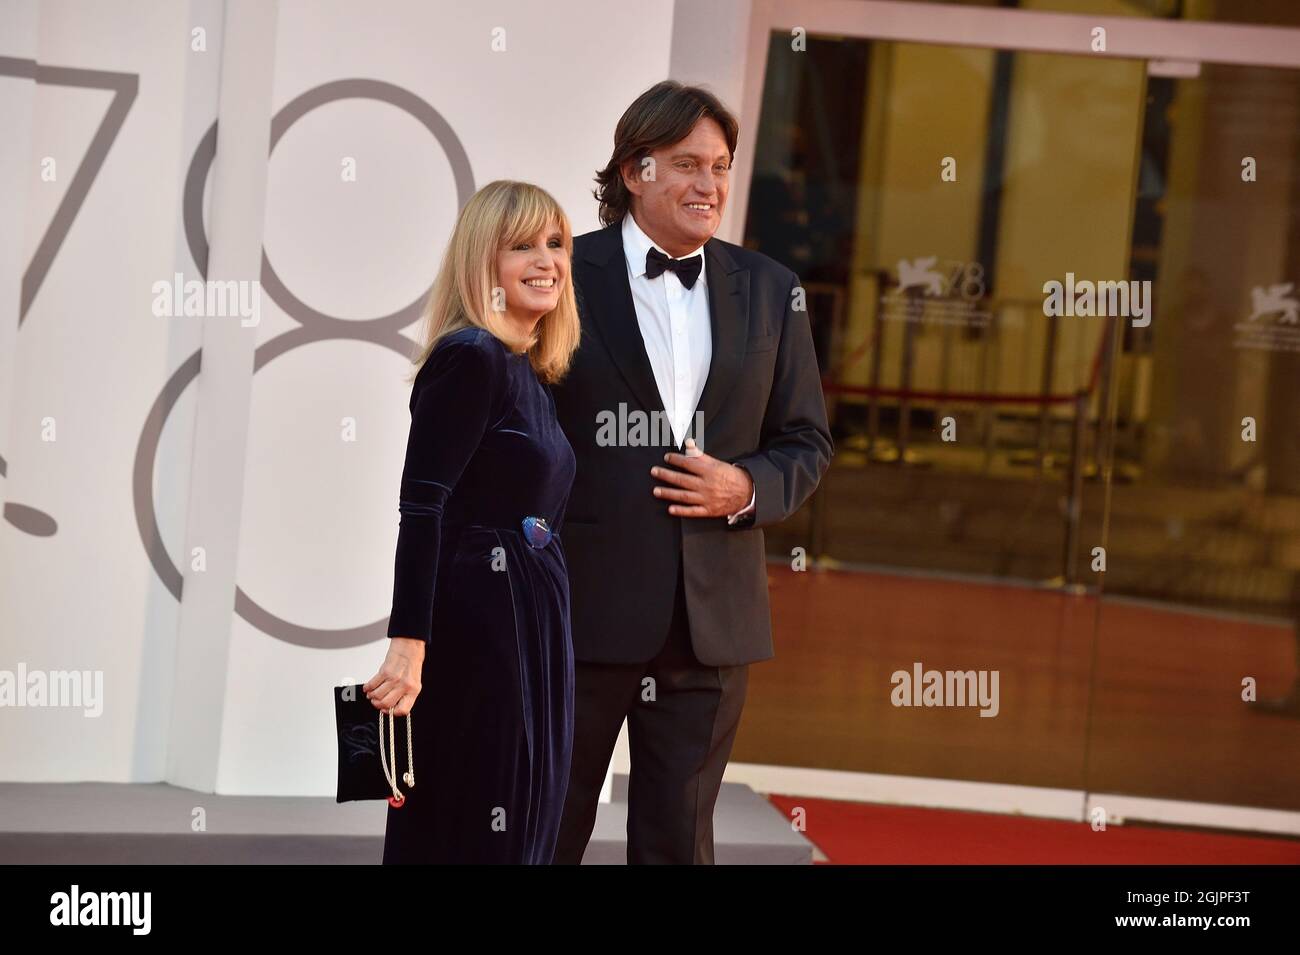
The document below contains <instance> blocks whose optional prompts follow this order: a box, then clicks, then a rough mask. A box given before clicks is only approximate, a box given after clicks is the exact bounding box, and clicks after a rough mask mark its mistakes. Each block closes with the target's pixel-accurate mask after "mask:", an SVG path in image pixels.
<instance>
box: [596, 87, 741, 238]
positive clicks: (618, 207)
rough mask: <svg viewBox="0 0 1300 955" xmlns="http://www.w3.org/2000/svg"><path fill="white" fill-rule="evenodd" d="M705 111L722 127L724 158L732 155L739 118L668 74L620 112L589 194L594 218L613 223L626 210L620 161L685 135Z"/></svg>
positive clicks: (638, 158)
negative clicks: (596, 210)
mask: <svg viewBox="0 0 1300 955" xmlns="http://www.w3.org/2000/svg"><path fill="white" fill-rule="evenodd" d="M705 116H707V117H709V118H710V119H712V120H714V121H715V122H716V123H717V124H718V125H719V126H721V127H722V135H723V137H724V138H725V139H726V140H727V151H728V152H729V153H730V154H731V155H730V158H731V159H733V160H734V159H735V158H736V136H737V135H738V133H739V130H740V124H739V123H738V122H736V117H735V116H733V115H732V114H731V111H730V110H729V109H727V107H725V106H723V105H722V101H721V100H719V99H718V98H717V97H716V96H714V95H713V94H712V93H710V92H709V91H708V90H706V89H704V88H702V87H699V86H686V85H684V84H682V83H678V82H675V81H674V80H664V81H663V82H662V83H656V84H655V85H654V86H652V87H650V88H649V89H648V90H646V91H645V92H644V93H642V94H641V95H640V96H638V97H637V98H636V99H635V100H634V101H633V103H632V105H631V106H629V107H628V108H627V110H626V111H625V112H624V113H623V116H622V118H620V119H619V121H618V126H616V127H615V128H614V152H613V154H612V155H611V156H610V157H609V164H608V165H606V166H605V168H604V169H601V170H600V171H598V172H597V173H596V182H597V188H596V189H595V190H594V191H593V193H592V195H594V196H595V197H596V198H597V199H598V200H600V221H601V222H602V223H604V224H605V225H613V224H614V223H615V222H618V221H619V220H620V219H622V218H623V216H625V215H626V214H627V211H628V209H629V208H630V207H631V203H632V194H631V193H630V192H628V189H627V186H626V185H624V183H623V174H622V172H621V169H622V167H623V164H624V163H626V162H628V161H632V162H635V163H637V164H640V162H641V160H642V159H644V158H645V157H646V156H648V155H649V154H650V153H651V152H653V151H654V150H656V149H659V148H660V147H661V146H670V145H672V144H673V143H676V142H680V141H681V140H683V139H685V138H686V137H687V136H689V135H690V132H691V130H692V129H694V128H695V124H696V123H697V122H699V121H700V120H701V119H703V118H704V117H705Z"/></svg>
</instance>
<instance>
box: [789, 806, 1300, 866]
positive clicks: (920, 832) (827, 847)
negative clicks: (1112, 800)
mask: <svg viewBox="0 0 1300 955" xmlns="http://www.w3.org/2000/svg"><path fill="white" fill-rule="evenodd" d="M768 799H769V800H770V801H771V802H772V804H773V805H774V806H776V807H777V808H778V809H779V810H781V812H782V813H784V814H785V815H786V816H791V814H792V812H793V810H794V808H795V807H796V806H802V807H803V808H804V810H805V812H806V816H805V818H806V822H807V827H808V828H807V831H806V832H805V833H804V835H805V836H807V838H808V839H810V840H811V841H812V842H813V843H814V844H816V846H817V847H818V848H819V849H821V851H822V852H823V853H824V854H825V855H826V856H827V858H828V859H829V860H830V861H829V864H831V865H873V864H874V865H969V864H987V865H1041V864H1047V865H1270V864H1273V865H1296V864H1300V840H1298V839H1289V838H1283V837H1267V836H1253V835H1227V834H1221V833H1217V832H1214V833H1211V832H1203V831H1189V830H1183V829H1166V828H1159V827H1150V826H1142V825H1134V824H1129V825H1124V826H1114V825H1112V826H1108V827H1107V828H1106V831H1105V832H1093V830H1092V827H1091V826H1088V825H1085V824H1084V823H1080V822H1062V821H1059V820H1055V819H1035V818H1030V817H1026V816H1006V815H998V814H993V813H981V812H960V811H956V810H951V809H920V808H916V807H912V806H884V805H878V804H875V803H862V802H840V801H837V800H832V799H810V798H805V797H799V796H776V795H772V796H769V797H768Z"/></svg>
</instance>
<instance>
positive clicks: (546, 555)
mask: <svg viewBox="0 0 1300 955" xmlns="http://www.w3.org/2000/svg"><path fill="white" fill-rule="evenodd" d="M574 466H575V465H574V455H573V450H572V448H571V447H570V446H569V442H568V440H567V439H566V438H565V436H564V433H563V432H562V431H561V430H560V427H559V425H558V424H557V423H556V420H555V404H554V401H553V400H552V398H551V393H550V391H549V389H547V388H546V387H545V386H543V385H542V384H541V382H539V381H538V380H537V377H536V375H535V374H534V372H533V369H532V366H531V365H530V364H529V361H528V357H527V356H526V355H516V354H514V353H512V352H510V351H509V349H507V348H506V346H505V345H504V344H503V343H502V342H501V341H500V340H499V339H497V338H496V337H495V336H494V335H492V334H491V333H489V332H487V331H485V330H484V329H480V328H465V329H461V330H459V331H456V332H453V333H452V334H451V335H448V336H447V337H445V338H444V339H443V340H442V341H440V342H439V343H438V345H437V347H436V348H435V349H434V351H433V353H432V354H431V355H430V356H429V358H428V360H427V361H426V362H425V364H424V365H423V366H422V367H421V368H420V371H419V373H418V375H417V377H416V380H415V385H414V387H413V389H412V392H411V432H410V438H409V440H408V443H407V449H406V463H405V467H404V470H403V472H402V487H401V503H400V511H401V526H400V530H399V532H398V541H397V559H396V569H395V574H394V587H393V611H392V615H391V616H390V618H389V625H388V635H389V636H390V637H419V638H421V639H424V640H426V641H427V643H428V645H427V649H426V653H425V662H424V670H423V675H422V678H421V691H420V695H419V696H418V697H417V698H416V701H415V705H414V707H413V708H412V716H413V724H412V727H413V731H414V739H413V749H414V751H415V787H414V788H413V789H409V790H408V788H407V787H406V786H405V785H403V784H400V783H399V788H400V789H401V790H402V792H404V793H406V794H407V797H406V802H405V804H404V805H403V806H402V807H401V808H400V809H397V808H393V807H392V806H390V807H389V809H388V825H387V831H386V833H385V836H384V857H383V861H384V863H385V864H390V863H408V862H432V863H533V864H549V863H550V862H551V857H552V854H553V852H554V849H555V841H556V837H557V834H558V831H559V825H560V815H561V811H562V809H563V807H564V796H565V792H566V790H567V787H568V779H569V761H570V756H571V753H572V747H573V649H572V641H571V638H570V632H569V584H568V576H567V572H566V569H565V562H564V551H563V549H562V547H561V544H560V539H559V532H560V530H561V527H562V525H563V521H564V509H565V504H566V502H567V500H568V494H569V487H570V485H571V484H572V483H573V476H574ZM530 515H531V516H533V517H540V518H544V519H545V520H546V521H547V523H548V524H549V525H550V528H551V531H552V537H551V539H550V541H549V543H545V544H544V545H543V546H540V547H538V546H535V544H536V543H537V541H536V539H535V540H534V542H533V543H530V542H529V540H528V538H527V537H526V535H525V533H524V530H523V528H522V526H521V522H522V520H523V518H524V517H526V516H530ZM396 730H397V733H396V738H397V756H398V761H399V763H400V764H401V765H402V767H403V768H404V767H405V755H404V753H405V748H406V747H405V743H406V741H405V720H403V719H400V718H399V719H398V720H397V726H396Z"/></svg>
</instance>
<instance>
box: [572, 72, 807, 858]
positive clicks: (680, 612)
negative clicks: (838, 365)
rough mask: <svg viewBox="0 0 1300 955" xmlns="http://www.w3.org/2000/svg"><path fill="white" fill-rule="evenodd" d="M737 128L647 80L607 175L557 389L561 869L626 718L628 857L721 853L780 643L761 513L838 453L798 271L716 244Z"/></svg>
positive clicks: (693, 90)
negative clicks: (570, 649)
mask: <svg viewBox="0 0 1300 955" xmlns="http://www.w3.org/2000/svg"><path fill="white" fill-rule="evenodd" d="M736 134H737V123H736V120H735V118H734V117H733V116H732V115H731V113H730V112H728V111H727V109H726V108H725V107H724V106H723V105H722V104H721V103H720V102H719V101H718V100H717V99H716V98H715V97H714V96H713V95H712V94H711V93H709V92H707V91H705V90H703V89H699V88H697V87H690V86H683V85H681V84H679V83H674V82H663V83H659V84H658V85H656V86H654V87H652V88H651V89H649V90H647V91H646V92H645V93H643V94H642V95H641V96H640V97H638V98H637V100H636V101H635V102H634V103H633V104H632V105H631V106H629V107H628V109H627V112H625V113H624V114H623V117H622V119H620V120H619V123H618V127H617V129H616V131H615V134H614V152H613V155H612V156H611V158H610V162H609V164H608V165H607V166H606V168H605V169H604V170H602V171H601V172H600V173H598V175H597V177H596V181H597V183H598V184H599V188H598V190H597V191H596V196H597V198H598V199H599V200H600V218H601V221H602V222H603V223H605V228H603V229H600V230H598V231H596V232H590V233H588V234H586V235H582V236H578V237H577V238H576V239H575V240H574V250H573V263H572V274H573V279H574V284H575V289H576V291H577V295H578V307H579V313H580V316H581V320H582V344H581V346H580V347H579V350H578V353H577V355H576V356H575V358H574V362H573V365H572V366H571V369H570V372H569V374H568V376H567V377H566V378H565V379H564V381H563V382H561V383H560V384H559V385H557V386H555V388H554V391H553V393H554V395H555V401H556V408H557V411H558V415H559V420H560V424H561V426H562V427H563V429H564V432H565V434H566V435H567V436H568V439H569V442H570V444H572V445H573V449H574V452H575V454H576V455H577V461H578V471H577V478H576V480H575V482H574V485H573V490H572V493H571V494H570V496H569V503H568V508H567V513H566V515H565V517H564V519H563V523H562V527H561V539H562V540H563V544H564V550H565V554H566V556H567V559H568V567H569V581H570V589H571V595H572V625H573V643H574V659H575V691H574V719H575V726H574V750H573V761H572V765H571V770H570V775H569V786H568V796H567V799H566V802H565V808H564V818H563V821H562V822H561V824H560V836H559V844H558V846H557V848H556V854H555V861H556V862H557V863H571V864H576V863H578V862H580V861H581V860H582V855H583V852H584V851H585V850H586V847H587V842H588V840H589V839H590V838H591V831H592V828H593V826H594V823H595V818H596V806H597V802H598V799H599V793H600V789H601V786H602V784H603V782H604V778H605V771H606V769H607V767H608V765H609V759H610V755H611V754H612V752H613V749H614V744H615V742H616V741H617V738H618V732H619V729H620V728H621V726H622V724H623V720H624V718H626V719H627V720H628V731H629V740H630V744H631V756H632V768H631V776H630V779H629V791H628V822H627V837H628V850H627V851H628V862H629V863H702V864H712V862H713V861H714V858H713V808H714V804H715V803H716V801H717V797H718V790H719V789H720V788H721V785H722V773H723V770H724V769H725V768H726V764H727V758H728V757H729V755H730V753H731V746H732V742H733V741H734V739H735V735H736V729H737V727H738V725H739V723H740V712H741V708H742V707H743V705H744V699H745V687H746V681H747V676H748V664H750V663H753V662H756V661H759V660H766V659H769V658H771V657H772V655H773V651H772V632H771V620H770V616H769V610H768V597H767V571H766V567H765V556H764V547H763V532H762V530H761V528H762V527H764V526H766V525H769V524H775V523H777V522H778V521H781V520H783V519H785V518H786V517H788V516H789V515H790V514H792V513H794V512H795V511H796V510H797V509H798V508H799V507H800V505H802V504H803V502H804V501H805V500H807V498H808V497H809V496H810V495H811V494H812V492H813V490H814V489H815V488H816V487H817V482H818V481H819V480H820V479H821V476H822V475H823V474H824V473H825V471H826V468H827V466H828V465H829V462H830V456H831V438H830V432H829V429H828V428H827V425H826V406H825V402H824V400H823V397H822V390H821V379H820V376H819V372H818V368H817V360H816V355H815V353H814V351H813V343H812V334H811V330H810V328H809V324H808V316H807V313H806V312H805V311H803V310H802V303H801V299H802V295H801V293H800V290H799V286H798V279H797V278H796V277H795V275H794V273H793V272H791V271H790V270H789V269H787V268H785V267H783V266H781V265H779V264H778V263H776V262H774V261H773V260H771V259H769V258H767V257H766V256H763V255H760V254H758V253H756V252H752V251H749V250H746V249H743V248H740V247H739V246H735V245H732V244H730V243H727V242H723V241H721V240H718V239H715V238H713V234H714V232H716V231H717V228H718V226H719V224H720V223H721V221H722V213H723V210H724V209H725V207H726V202H727V193H728V178H729V174H730V168H731V163H732V159H733V157H734V155H735V149H736ZM613 422H617V426H614V425H613V424H612V423H613ZM665 425H666V427H665ZM667 432H670V433H671V437H670V438H669V439H668V440H667V441H661V442H656V438H657V436H658V435H659V434H660V433H667ZM688 438H689V439H690V443H687V441H688ZM665 452H667V453H665Z"/></svg>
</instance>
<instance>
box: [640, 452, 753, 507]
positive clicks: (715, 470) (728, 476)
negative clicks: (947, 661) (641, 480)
mask: <svg viewBox="0 0 1300 955" xmlns="http://www.w3.org/2000/svg"><path fill="white" fill-rule="evenodd" d="M664 460H665V461H666V462H667V463H668V464H669V465H670V467H663V466H658V467H653V468H651V469H650V473H651V475H653V476H654V477H656V478H658V479H659V480H660V481H663V482H664V485H660V486H658V487H656V488H655V489H654V495H655V497H657V498H660V499H661V500H666V501H673V502H674V503H672V504H670V505H669V506H668V513H669V514H672V515H673V516H674V517H727V516H729V515H731V514H735V513H736V512H737V511H740V510H743V509H744V508H746V507H747V506H748V505H749V500H750V498H751V497H752V496H753V493H754V482H753V479H751V478H750V476H749V472H748V471H746V470H745V469H744V468H738V467H736V466H735V465H734V464H728V463H727V462H726V461H719V460H718V459H717V458H714V457H710V456H709V455H707V454H705V453H704V452H702V451H695V452H693V453H691V454H677V453H675V452H671V451H670V452H669V453H668V454H665V455H664ZM665 485H666V486H665Z"/></svg>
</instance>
